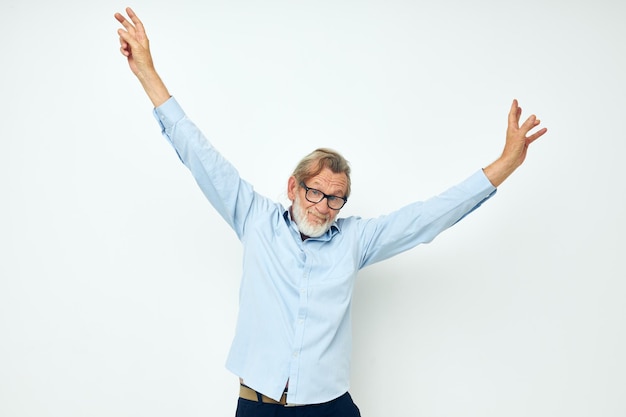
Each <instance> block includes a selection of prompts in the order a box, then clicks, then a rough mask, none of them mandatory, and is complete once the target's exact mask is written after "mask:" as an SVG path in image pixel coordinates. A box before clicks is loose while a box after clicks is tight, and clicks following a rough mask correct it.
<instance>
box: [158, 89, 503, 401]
mask: <svg viewBox="0 0 626 417" xmlns="http://www.w3.org/2000/svg"><path fill="white" fill-rule="evenodd" d="M154 113H155V117H156V118H157V120H158V121H159V123H160V124H161V127H162V130H163V134H164V135H165V137H166V138H167V139H168V140H169V141H170V142H171V144H172V145H173V147H174V149H175V150H176V152H177V153H178V156H179V158H180V159H181V161H182V162H183V163H184V164H185V165H186V166H187V167H188V168H189V169H190V170H191V172H192V174H193V176H194V177H195V179H196V181H197V183H198V185H199V186H200V188H201V189H202V191H203V192H204V195H205V196H206V197H207V199H208V200H209V201H210V202H211V204H212V205H213V206H214V207H215V209H217V211H218V212H219V214H220V215H221V216H222V217H223V218H224V219H225V220H226V222H228V224H229V225H230V226H231V227H232V228H233V230H234V231H235V233H236V234H237V236H238V237H239V239H240V241H241V242H242V244H243V248H244V251H243V276H242V278H241V286H240V294H239V300H240V304H239V316H238V319H237V329H236V334H235V337H234V340H233V342H232V346H231V349H230V353H229V355H228V359H227V362H226V367H227V368H228V369H229V370H230V371H231V372H233V373H234V374H235V375H237V376H239V377H241V378H243V379H244V381H245V382H246V385H248V386H250V387H251V388H253V389H255V390H257V391H259V392H261V393H263V394H265V395H267V396H269V397H271V398H274V399H278V398H280V397H281V395H282V393H283V390H284V388H285V384H286V383H287V381H289V392H288V399H287V401H288V402H289V403H292V404H316V403H322V402H326V401H330V400H332V399H334V398H336V397H338V396H340V395H342V394H344V393H345V392H346V391H348V388H349V377H350V356H351V349H352V335H351V317H350V310H351V308H350V307H351V302H352V290H353V287H354V280H355V277H356V275H357V272H358V271H359V270H360V269H361V268H363V267H365V266H367V265H371V264H373V263H375V262H379V261H382V260H384V259H387V258H389V257H391V256H394V255H396V254H398V253H400V252H403V251H406V250H408V249H411V248H413V247H414V246H416V245H418V244H420V243H426V242H430V241H431V240H432V239H434V238H435V236H437V235H438V234H439V233H441V232H442V231H443V230H445V229H447V228H448V227H450V226H452V225H453V224H454V223H456V222H457V221H459V220H460V219H461V218H463V217H464V216H465V215H467V214H468V213H469V212H471V211H472V210H474V209H475V208H476V207H478V206H479V205H480V204H481V203H482V202H483V201H485V200H486V199H487V198H489V197H491V196H492V195H493V194H494V193H495V191H496V190H495V188H494V187H493V185H492V184H491V183H490V182H489V180H488V179H487V178H486V177H485V175H484V173H483V172H482V170H479V171H478V172H476V173H475V174H474V175H472V176H471V177H469V178H468V179H467V180H465V181H464V182H462V183H460V184H459V185H457V186H455V187H452V188H450V189H449V190H447V191H446V192H444V193H442V194H441V195H438V196H436V197H433V198H431V199H429V200H427V201H424V202H416V203H413V204H410V205H408V206H406V207H403V208H401V209H400V210H397V211H395V212H393V213H391V214H389V215H386V216H381V217H378V218H375V219H363V218H360V217H348V218H338V219H337V220H336V221H335V223H334V224H333V225H332V226H331V228H330V230H329V231H328V232H326V234H324V235H323V236H321V237H319V238H310V239H307V240H305V241H303V240H302V239H301V237H300V233H299V231H298V228H297V226H296V224H295V223H294V222H293V220H292V219H291V216H290V214H289V210H287V209H285V208H284V207H283V206H282V205H280V204H278V203H276V202H274V201H272V200H270V199H268V198H265V197H263V196H261V195H259V194H258V193H256V192H255V191H254V189H253V187H252V186H251V185H250V184H249V183H248V182H246V181H244V180H242V179H241V178H240V177H239V174H238V172H237V170H236V169H235V168H234V167H233V166H232V165H231V164H230V163H229V162H228V161H227V160H225V159H224V158H223V157H222V156H221V155H220V154H219V153H218V152H217V151H216V150H215V148H214V147H213V146H212V145H211V143H210V142H209V141H208V140H207V139H206V137H205V136H204V135H203V134H202V133H201V132H200V131H199V129H198V128H197V127H196V126H195V125H194V124H193V123H192V122H191V121H190V120H189V119H188V118H187V116H186V115H185V113H184V112H183V110H182V108H181V107H180V106H179V105H178V103H177V102H176V100H175V99H174V98H170V99H169V100H168V101H167V102H166V103H164V104H163V105H161V106H160V107H158V108H156V109H155V112H154Z"/></svg>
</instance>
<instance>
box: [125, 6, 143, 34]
mask: <svg viewBox="0 0 626 417" xmlns="http://www.w3.org/2000/svg"><path fill="white" fill-rule="evenodd" d="M126 13H127V14H128V17H130V20H131V21H132V22H133V24H134V25H135V30H136V31H137V34H139V35H141V36H145V34H146V30H145V29H144V27H143V23H142V22H141V20H140V19H139V17H137V14H135V12H134V11H133V9H131V8H130V7H127V8H126Z"/></svg>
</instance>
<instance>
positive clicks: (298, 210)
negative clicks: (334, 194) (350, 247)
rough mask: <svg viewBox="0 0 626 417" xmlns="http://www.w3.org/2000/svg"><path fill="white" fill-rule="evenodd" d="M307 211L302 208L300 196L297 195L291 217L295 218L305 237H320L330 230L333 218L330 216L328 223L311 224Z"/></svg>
mask: <svg viewBox="0 0 626 417" xmlns="http://www.w3.org/2000/svg"><path fill="white" fill-rule="evenodd" d="M310 210H315V209H314V208H312V207H311V208H310ZM307 211H308V210H307V209H305V208H303V207H302V204H300V196H299V195H296V199H295V200H294V202H293V205H292V206H291V215H292V216H293V220H294V221H295V222H296V225H297V226H298V230H299V231H300V233H302V234H303V235H305V236H308V237H320V236H322V235H323V234H324V233H326V231H327V230H328V229H330V225H331V223H332V220H331V217H330V216H328V217H327V219H326V221H324V222H323V223H320V224H317V223H311V222H310V221H309V219H308V216H307Z"/></svg>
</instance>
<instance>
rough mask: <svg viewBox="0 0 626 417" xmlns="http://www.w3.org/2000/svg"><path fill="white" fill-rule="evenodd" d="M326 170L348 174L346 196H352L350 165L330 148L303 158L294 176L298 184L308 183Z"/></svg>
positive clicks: (319, 150)
mask: <svg viewBox="0 0 626 417" xmlns="http://www.w3.org/2000/svg"><path fill="white" fill-rule="evenodd" d="M324 168H328V169H330V170H331V171H332V172H334V173H335V174H341V173H344V174H346V177H347V179H348V188H347V190H346V195H345V196H344V197H346V198H347V197H348V196H349V195H350V184H351V183H350V164H349V163H348V161H347V160H346V158H344V157H343V156H342V155H341V154H340V153H339V152H337V151H334V150H332V149H328V148H319V149H316V150H314V151H313V152H311V153H310V154H308V155H307V156H305V157H304V158H302V160H301V161H300V162H299V163H298V165H297V166H296V169H295V170H294V171H293V174H291V175H293V176H294V177H295V178H296V181H297V183H298V184H300V182H306V181H307V180H309V179H311V178H313V177H314V176H316V175H317V174H319V173H320V172H322V170H323V169H324Z"/></svg>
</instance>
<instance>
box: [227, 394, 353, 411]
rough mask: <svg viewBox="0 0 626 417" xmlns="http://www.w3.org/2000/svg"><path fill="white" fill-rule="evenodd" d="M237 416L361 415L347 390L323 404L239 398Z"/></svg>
mask: <svg viewBox="0 0 626 417" xmlns="http://www.w3.org/2000/svg"><path fill="white" fill-rule="evenodd" d="M235 417H361V413H360V412H359V409H358V407H357V406H356V404H354V402H353V401H352V397H351V396H350V394H348V393H347V392H346V393H345V394H343V395H342V396H341V397H339V398H336V399H334V400H332V401H329V402H327V403H322V404H314V405H300V406H297V407H285V406H284V405H282V404H267V403H260V402H257V401H250V400H244V399H243V398H239V402H238V403H237V413H236V414H235Z"/></svg>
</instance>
